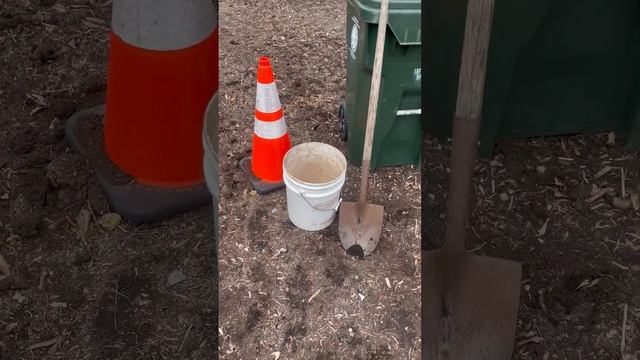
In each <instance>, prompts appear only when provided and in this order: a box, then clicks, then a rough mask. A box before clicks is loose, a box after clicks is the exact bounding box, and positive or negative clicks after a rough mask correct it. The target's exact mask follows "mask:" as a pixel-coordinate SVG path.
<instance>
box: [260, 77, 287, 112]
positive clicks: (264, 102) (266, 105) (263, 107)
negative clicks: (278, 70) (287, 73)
mask: <svg viewBox="0 0 640 360" xmlns="http://www.w3.org/2000/svg"><path fill="white" fill-rule="evenodd" d="M281 107H282V104H280V97H279V96H278V89H277V88H276V83H275V82H272V83H271V84H261V83H258V87H257V88H256V110H258V111H260V112H263V113H274V112H276V111H278V110H280V108H281Z"/></svg>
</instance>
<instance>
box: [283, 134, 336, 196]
mask: <svg viewBox="0 0 640 360" xmlns="http://www.w3.org/2000/svg"><path fill="white" fill-rule="evenodd" d="M311 145H320V146H324V147H328V148H330V149H332V151H335V152H336V154H340V156H339V161H340V166H341V171H340V174H339V175H338V176H336V177H335V178H333V179H331V180H330V181H326V182H322V183H312V182H307V181H303V180H300V179H298V178H297V177H295V176H293V174H291V173H290V172H289V171H287V167H286V164H287V159H288V157H289V156H290V155H291V154H292V151H293V150H294V149H296V148H298V149H300V148H301V147H307V146H311ZM282 172H283V178H284V181H285V182H287V180H288V179H287V178H290V179H291V180H294V181H295V182H296V183H299V184H302V185H304V186H305V187H308V188H309V189H316V188H318V187H320V188H323V187H327V186H329V185H333V184H336V183H338V182H342V181H343V179H345V178H346V174H347V158H346V157H345V156H344V154H343V153H342V151H340V149H338V148H337V147H335V146H333V145H331V144H327V143H323V142H319V141H309V142H304V143H300V144H298V145H295V146H293V147H291V149H289V150H288V151H287V153H286V154H285V155H284V158H283V159H282Z"/></svg>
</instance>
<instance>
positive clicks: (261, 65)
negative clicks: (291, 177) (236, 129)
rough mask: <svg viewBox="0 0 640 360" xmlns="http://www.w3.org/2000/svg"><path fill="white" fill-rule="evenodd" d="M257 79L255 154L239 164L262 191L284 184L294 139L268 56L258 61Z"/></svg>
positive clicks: (281, 186)
mask: <svg viewBox="0 0 640 360" xmlns="http://www.w3.org/2000/svg"><path fill="white" fill-rule="evenodd" d="M257 83H258V84H257V88H256V109H255V121H254V126H253V137H252V154H251V157H247V158H244V159H242V161H241V162H240V166H241V167H242V169H244V170H245V172H247V174H248V175H249V180H250V181H251V184H252V185H253V187H254V188H255V189H256V191H258V192H259V193H261V194H263V193H267V192H270V191H274V190H277V189H281V188H283V187H284V182H283V178H282V160H283V159H284V155H285V154H286V153H287V151H289V149H290V148H291V140H290V138H289V133H288V132H287V124H286V122H285V120H284V112H283V111H282V104H280V98H279V96H278V89H277V88H276V82H275V78H274V76H273V70H272V68H271V63H270V62H269V58H268V57H266V56H263V57H261V58H260V60H259V62H258V82H257ZM249 163H250V164H251V165H250V166H249Z"/></svg>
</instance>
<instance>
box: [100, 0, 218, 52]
mask: <svg viewBox="0 0 640 360" xmlns="http://www.w3.org/2000/svg"><path fill="white" fill-rule="evenodd" d="M217 8H218V5H217V0H215V1H212V0H190V1H184V0H114V1H113V12H112V17H111V18H112V19H111V29H112V31H113V32H114V33H115V34H116V35H118V36H119V37H120V38H121V39H122V40H123V41H124V42H126V43H128V44H129V45H133V46H135V47H138V48H142V49H147V50H179V49H184V48H187V47H190V46H193V45H196V44H197V43H199V42H201V41H202V40H204V39H206V38H207V37H208V36H209V35H211V33H212V32H213V30H214V29H215V28H216V27H217V26H218V14H217Z"/></svg>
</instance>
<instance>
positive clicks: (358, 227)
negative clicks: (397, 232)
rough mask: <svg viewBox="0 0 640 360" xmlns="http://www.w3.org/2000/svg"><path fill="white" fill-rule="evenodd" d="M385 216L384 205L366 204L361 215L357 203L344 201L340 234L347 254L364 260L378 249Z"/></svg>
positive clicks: (339, 227) (341, 209) (339, 224)
mask: <svg viewBox="0 0 640 360" xmlns="http://www.w3.org/2000/svg"><path fill="white" fill-rule="evenodd" d="M383 216H384V207H383V206H382V205H375V204H365V206H364V207H363V211H362V214H360V213H359V211H358V203H357V202H349V201H343V202H342V204H340V217H339V218H338V234H339V235H340V242H341V243H342V247H344V249H345V250H346V251H347V254H349V255H351V256H355V257H358V258H362V257H365V256H368V255H370V254H371V253H372V252H373V250H375V249H376V246H378V242H379V241H380V235H381V233H382V218H383Z"/></svg>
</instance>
